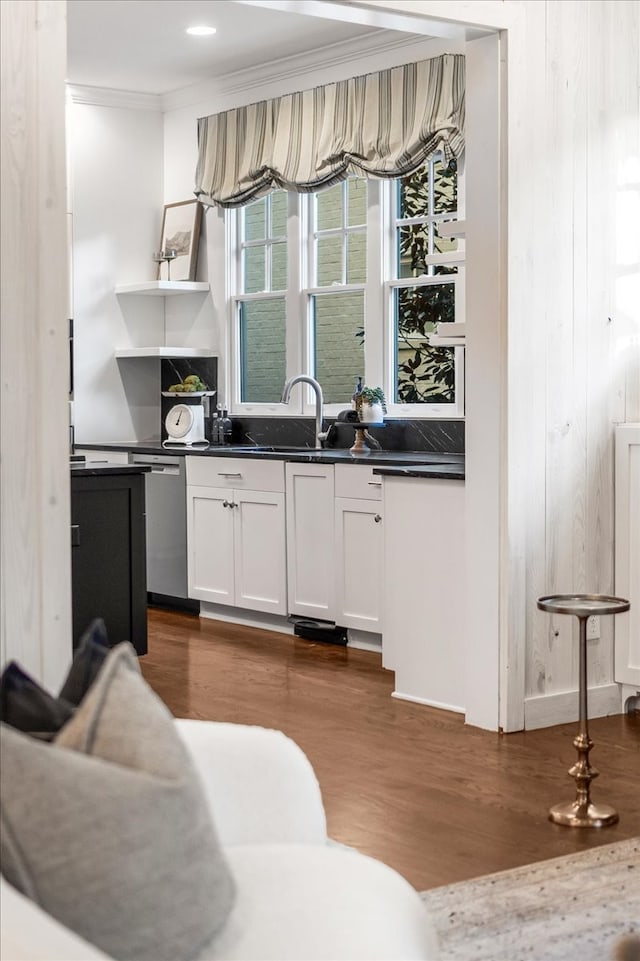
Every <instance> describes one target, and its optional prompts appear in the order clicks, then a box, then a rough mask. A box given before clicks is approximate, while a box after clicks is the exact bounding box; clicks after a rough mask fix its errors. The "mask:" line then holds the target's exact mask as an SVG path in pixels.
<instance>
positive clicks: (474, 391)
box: [353, 0, 640, 730]
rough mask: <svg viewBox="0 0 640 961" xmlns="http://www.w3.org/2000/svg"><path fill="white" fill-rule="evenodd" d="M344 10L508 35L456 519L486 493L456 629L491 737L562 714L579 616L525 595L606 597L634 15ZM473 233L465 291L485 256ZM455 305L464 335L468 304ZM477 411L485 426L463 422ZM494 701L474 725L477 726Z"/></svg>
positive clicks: (621, 361) (608, 704) (631, 301)
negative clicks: (463, 630)
mask: <svg viewBox="0 0 640 961" xmlns="http://www.w3.org/2000/svg"><path fill="white" fill-rule="evenodd" d="M353 3H354V4H355V5H356V6H357V5H360V4H361V3H362V4H365V5H366V6H367V7H371V6H374V7H375V8H376V10H377V11H382V10H386V11H393V12H394V13H410V14H412V15H422V16H424V17H429V16H432V17H436V18H443V19H451V20H453V21H455V22H458V23H466V24H470V25H472V26H473V27H479V28H493V29H498V30H503V31H504V34H503V37H502V44H501V56H500V63H501V69H502V70H503V71H504V74H503V78H504V84H503V101H502V104H501V122H502V134H503V147H504V158H503V160H504V169H503V170H502V176H501V185H502V200H503V203H504V205H505V220H504V224H503V226H504V234H503V235H501V236H500V238H499V241H498V242H499V243H501V244H502V245H503V250H504V256H505V262H506V281H505V283H504V287H503V290H502V293H503V294H504V295H506V299H507V303H506V309H505V311H504V318H503V321H502V323H501V324H499V325H498V327H499V331H498V333H497V334H496V339H495V344H494V347H495V350H494V352H493V354H492V353H491V351H487V350H486V349H485V347H484V346H483V348H482V351H481V354H482V364H483V374H484V383H485V387H484V389H483V388H482V382H481V380H480V378H477V377H476V378H475V379H474V377H473V372H472V371H471V368H472V367H473V364H474V359H473V357H472V356H471V347H472V341H473V333H472V331H471V330H470V331H469V333H468V337H467V342H468V344H469V349H468V351H467V367H468V369H469V370H470V371H471V375H470V384H469V385H468V387H469V388H470V389H468V390H467V411H468V422H467V444H468V448H467V452H468V456H467V492H468V494H469V496H470V499H472V500H473V502H474V503H472V504H470V502H469V500H468V501H467V518H468V522H469V523H472V524H473V523H476V521H474V517H475V518H476V519H477V518H479V516H480V512H479V508H480V504H481V502H482V500H483V497H482V496H481V495H483V494H484V495H486V507H485V513H486V514H489V513H490V514H491V515H492V517H493V520H494V524H495V527H496V529H497V528H499V537H500V541H499V548H500V549H499V551H497V550H494V548H495V547H496V544H495V540H494V538H493V536H492V537H491V539H490V544H489V547H488V549H487V550H486V551H485V550H483V549H482V546H481V544H480V541H479V540H478V538H476V539H475V547H474V545H473V544H472V545H469V544H468V562H469V563H468V575H469V579H470V580H469V585H471V587H472V591H471V593H473V591H475V596H476V597H478V596H480V595H479V589H478V587H477V586H476V584H477V581H478V579H479V580H480V581H481V582H482V583H481V586H482V601H483V603H482V605H479V604H475V603H472V604H470V606H469V610H468V621H469V623H472V624H473V623H477V624H478V630H477V631H476V632H475V633H474V637H473V638H472V641H473V643H474V644H475V646H476V650H475V654H474V657H475V658H476V662H477V664H481V663H483V662H484V663H489V661H492V660H493V658H494V654H495V649H496V646H497V645H498V641H499V643H500V648H501V650H500V656H501V666H500V723H501V725H502V726H503V728H504V729H505V730H516V729H518V728H520V727H522V726H523V724H525V722H526V724H527V726H536V725H539V724H552V723H556V722H558V721H562V720H567V719H571V718H575V717H576V716H577V697H576V693H575V692H576V687H577V661H578V651H577V628H576V625H575V624H574V623H572V622H573V621H574V620H575V619H572V618H569V617H566V616H565V617H557V618H551V617H550V615H548V614H544V613H542V612H541V611H538V610H537V607H536V599H537V598H538V597H539V596H540V595H542V594H546V593H552V592H563V593H564V592H574V591H580V592H582V591H593V592H599V593H604V592H611V591H613V586H614V581H613V560H614V520H613V510H614V500H613V435H614V426H615V425H616V424H617V423H620V422H633V421H637V420H638V419H639V418H640V230H639V229H638V224H639V223H640V216H639V215H640V103H639V97H638V91H639V73H640V68H639V49H640V35H639V34H640V30H639V23H640V4H639V3H638V2H637V0H616V2H615V3H614V2H609V0H506V2H500V0H474V2H472V3H469V2H468V0H446V2H438V0H353ZM472 46H473V44H469V47H472ZM468 53H469V50H468ZM471 93H472V91H469V94H470V97H471ZM476 99H477V98H476ZM490 135H491V131H489V136H490ZM469 176H470V174H469ZM470 190H471V188H470ZM467 200H468V207H469V209H471V208H473V204H474V201H473V198H472V197H470V196H468V198H467ZM468 219H469V218H468ZM470 229H471V225H468V245H467V264H468V270H467V276H468V278H470V277H471V274H472V271H473V267H472V261H473V259H474V257H478V256H483V254H482V251H480V252H479V251H478V245H476V247H475V249H474V244H473V243H472V240H471V237H470V233H469V230H470ZM475 304H476V305H477V301H475ZM467 308H468V315H467V322H468V324H469V325H470V326H471V325H472V324H473V319H474V310H475V308H474V298H473V297H469V296H468V297H467ZM475 312H476V313H477V311H475ZM488 330H490V325H489V324H485V325H484V328H483V331H482V333H483V334H484V333H485V332H486V331H488ZM504 343H506V355H505V354H504V353H503V349H504V348H503V345H504ZM500 391H503V395H502V400H501V401H500V402H498V401H497V400H496V398H497V397H498V396H499V394H500ZM478 401H479V402H480V403H481V406H482V407H483V410H484V411H485V414H486V416H484V418H483V423H478V422H477V418H476V422H475V423H474V422H473V421H474V418H473V416H472V415H471V412H470V411H469V406H470V405H474V404H475V403H477V402H478ZM496 499H497V500H498V501H499V505H498V506H497V507H496ZM470 508H471V509H470ZM478 545H480V548H479V549H478ZM613 631H614V626H613V619H612V618H604V619H603V620H602V624H601V635H602V636H601V638H600V639H599V640H595V641H592V642H590V644H589V683H590V686H591V687H592V694H591V696H590V711H591V712H592V713H593V714H604V713H607V712H614V711H619V710H620V708H621V698H620V693H619V690H618V688H617V686H616V685H615V684H614V683H613V643H614V640H613ZM489 667H490V670H494V669H493V667H492V666H491V665H489ZM492 677H493V675H492ZM481 686H483V685H478V687H481ZM485 686H486V685H485ZM489 686H492V684H491V685H489ZM487 690H488V688H487ZM478 697H479V701H480V702H481V701H483V696H482V694H481V693H479V695H478ZM491 697H492V695H491V696H489V697H484V709H483V706H482V704H481V703H479V705H478V718H479V719H478V720H477V721H475V722H474V723H480V724H486V723H488V721H487V718H489V714H488V713H487V710H488V709H489V708H490V703H489V702H490V700H491ZM485 709H486V710H485ZM489 713H490V711H489Z"/></svg>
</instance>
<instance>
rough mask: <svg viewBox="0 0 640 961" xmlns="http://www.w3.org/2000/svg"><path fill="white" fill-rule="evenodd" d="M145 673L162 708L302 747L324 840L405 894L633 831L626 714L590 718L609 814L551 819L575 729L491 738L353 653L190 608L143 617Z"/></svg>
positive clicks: (630, 726)
mask: <svg viewBox="0 0 640 961" xmlns="http://www.w3.org/2000/svg"><path fill="white" fill-rule="evenodd" d="M141 663H142V670H143V673H144V676H145V677H146V679H147V680H148V681H149V683H150V684H151V686H152V687H153V688H154V690H155V691H156V692H157V693H158V694H159V695H160V697H161V698H162V699H163V700H164V701H165V703H166V704H167V705H168V707H169V708H170V710H171V711H172V712H173V713H174V715H176V716H179V717H195V718H207V719H211V720H219V721H234V722H238V723H245V724H260V725H264V726H266V727H274V728H278V729H280V730H283V731H284V732H285V733H286V734H288V735H289V736H290V737H292V738H293V739H294V740H295V741H297V743H298V744H299V745H300V746H301V747H302V748H303V750H304V751H305V752H306V753H307V755H308V757H309V758H310V760H311V762H312V764H313V766H314V768H315V770H316V773H317V775H318V779H319V781H320V785H321V788H322V793H323V797H324V802H325V807H326V810H327V818H328V824H329V833H330V835H331V836H332V837H333V838H335V839H336V840H338V841H342V842H344V843H345V844H350V845H353V846H355V847H356V848H358V849H359V850H360V851H362V852H364V853H366V854H370V855H372V856H374V857H376V858H379V859H381V860H382V861H385V862H386V863H387V864H390V865H391V866H392V867H394V868H396V870H398V871H400V873H401V874H403V875H404V876H405V877H406V878H407V879H408V880H409V881H410V882H411V883H412V884H413V885H414V886H415V887H416V888H418V889H419V890H422V889H425V888H429V887H434V886H436V885H440V884H449V883H451V882H453V881H460V880H464V879H467V878H471V877H476V876H478V875H480V874H486V873H489V872H492V871H499V870H502V869H504V868H510V867H515V866H517V865H521V864H527V863H530V862H532V861H539V860H542V859H544V858H551V857H557V856H559V855H562V854H569V853H571V852H574V851H580V850H583V849H585V848H588V847H592V846H595V845H598V844H607V843H610V842H611V841H615V840H620V839H622V838H628V837H633V836H636V835H639V834H640V716H639V715H638V714H634V715H629V716H617V717H609V718H599V719H596V720H594V721H592V722H591V725H590V730H591V736H592V738H593V740H594V741H595V747H594V749H593V751H592V762H593V763H594V764H595V766H596V767H597V768H598V769H599V770H600V772H601V775H600V778H599V779H598V781H596V782H595V784H594V787H593V790H592V793H593V795H594V798H595V799H596V800H597V799H600V800H602V801H606V802H607V803H610V804H613V805H614V806H615V807H616V808H617V809H618V811H619V812H620V823H619V824H618V825H615V826H614V827H610V828H605V829H601V830H573V829H570V828H562V827H559V826H557V825H554V824H551V823H550V822H549V821H548V820H547V809H548V807H549V806H550V805H551V804H553V803H555V802H558V801H564V800H572V799H573V797H574V787H573V781H572V780H571V779H570V778H569V777H568V776H567V774H566V771H567V769H568V767H569V766H570V764H572V763H573V759H574V756H575V751H574V749H573V747H572V743H571V742H572V738H573V736H574V734H575V731H576V725H574V724H571V725H563V726H558V727H553V728H547V729H545V730H541V731H530V732H523V733H517V734H509V735H499V734H494V733H491V732H488V731H481V730H479V729H477V728H472V727H466V726H465V725H464V722H463V719H462V718H461V716H460V715H457V714H452V713H449V712H446V711H439V710H435V709H433V708H428V707H423V706H421V705H412V704H409V703H407V702H403V701H398V700H395V699H393V698H391V696H390V695H391V691H392V690H393V675H392V674H391V673H390V672H388V671H384V670H382V668H381V667H380V666H379V664H380V658H379V656H378V655H376V654H370V653H368V652H364V651H354V650H347V649H346V648H340V647H334V646H332V645H326V644H313V643H310V642H309V641H304V640H301V639H299V638H294V637H289V636H285V635H282V634H277V633H273V632H269V631H262V630H256V629H252V628H246V627H240V626H237V625H233V624H227V623H223V622H221V621H211V620H205V619H200V618H198V617H195V616H193V615H189V614H181V613H180V614H179V613H175V612H167V611H160V610H157V609H156V610H151V611H150V612H149V654H148V655H147V656H146V657H143V658H142V660H141Z"/></svg>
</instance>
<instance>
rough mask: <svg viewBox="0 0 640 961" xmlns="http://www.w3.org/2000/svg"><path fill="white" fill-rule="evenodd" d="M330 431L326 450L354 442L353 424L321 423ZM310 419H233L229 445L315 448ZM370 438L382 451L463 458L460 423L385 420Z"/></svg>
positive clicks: (311, 419)
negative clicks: (430, 452) (453, 455)
mask: <svg viewBox="0 0 640 961" xmlns="http://www.w3.org/2000/svg"><path fill="white" fill-rule="evenodd" d="M330 424H334V425H335V427H334V428H333V429H332V430H331V431H330V434H329V437H328V440H327V442H326V444H325V446H326V447H335V448H338V449H344V448H348V447H351V445H352V444H353V441H354V428H353V424H349V423H343V422H340V423H336V421H335V420H333V419H332V418H330V417H326V418H325V420H324V429H325V430H328V429H329V425H330ZM314 432H315V419H314V418H313V417H240V416H238V417H234V418H233V434H232V443H233V444H255V445H256V446H264V445H267V444H283V445H284V444H286V445H287V446H291V447H315V440H314ZM370 433H371V436H372V437H374V438H375V439H376V440H377V441H378V443H379V444H380V446H381V447H382V449H383V450H394V451H403V450H416V451H438V452H442V453H447V454H464V420H462V419H461V420H408V419H407V420H403V419H395V418H394V419H387V420H386V421H385V425H384V427H372V428H371V429H370Z"/></svg>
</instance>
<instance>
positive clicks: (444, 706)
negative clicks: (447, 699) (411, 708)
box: [391, 691, 466, 714]
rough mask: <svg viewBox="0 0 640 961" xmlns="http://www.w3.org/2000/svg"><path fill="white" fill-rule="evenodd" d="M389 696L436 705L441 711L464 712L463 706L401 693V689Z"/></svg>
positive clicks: (413, 702)
mask: <svg viewBox="0 0 640 961" xmlns="http://www.w3.org/2000/svg"><path fill="white" fill-rule="evenodd" d="M391 697H397V699H398V700H399V701H411V703H412V704H425V705H426V706H427V707H437V708H439V710H441V711H453V712H454V713H455V714H464V713H465V710H466V709H465V708H464V707H458V706H457V705H455V704H443V702H442V701H430V700H428V699H427V698H425V697H414V696H413V695H412V694H402V693H401V691H394V692H393V693H392V695H391Z"/></svg>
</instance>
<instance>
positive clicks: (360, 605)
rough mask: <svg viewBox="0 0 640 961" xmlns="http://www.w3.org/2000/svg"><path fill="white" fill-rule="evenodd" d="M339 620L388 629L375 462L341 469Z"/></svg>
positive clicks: (337, 503)
mask: <svg viewBox="0 0 640 961" xmlns="http://www.w3.org/2000/svg"><path fill="white" fill-rule="evenodd" d="M335 495H336V498H335V557H336V563H335V571H336V581H335V591H336V593H335V597H336V614H335V619H336V623H337V624H340V625H341V626H342V627H351V628H357V629H359V630H363V631H369V632H372V633H376V634H379V633H380V632H381V631H382V564H383V527H382V478H381V477H379V476H377V475H375V474H374V473H373V470H372V468H371V467H367V466H364V465H363V466H360V465H353V466H352V465H349V466H346V465H342V464H337V465H336V468H335Z"/></svg>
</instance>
